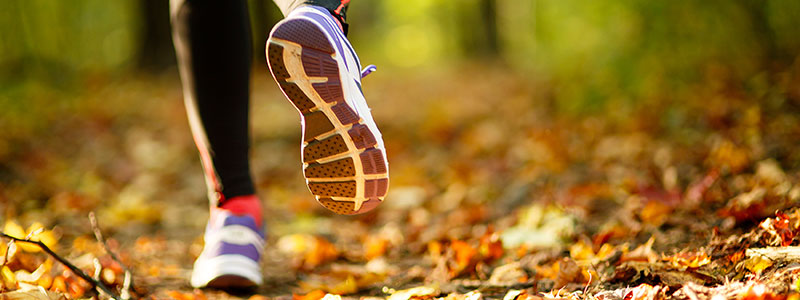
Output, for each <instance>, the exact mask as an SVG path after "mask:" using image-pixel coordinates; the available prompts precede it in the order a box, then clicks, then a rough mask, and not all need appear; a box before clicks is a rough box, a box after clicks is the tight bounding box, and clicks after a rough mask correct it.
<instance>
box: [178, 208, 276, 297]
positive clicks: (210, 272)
mask: <svg viewBox="0 0 800 300" xmlns="http://www.w3.org/2000/svg"><path fill="white" fill-rule="evenodd" d="M259 227H260V226H258V225H256V221H255V219H254V218H253V217H252V216H249V215H234V214H232V213H231V212H230V211H228V210H224V209H221V208H213V209H212V212H211V218H210V220H209V221H208V225H207V226H206V233H205V235H204V236H203V239H204V240H205V246H204V247H203V252H202V253H201V254H200V256H199V257H198V258H197V260H196V261H195V263H194V270H192V279H191V284H192V286H193V287H197V288H202V287H210V288H221V289H230V288H250V287H254V286H257V285H260V284H261V282H262V280H263V279H262V275H261V267H260V266H259V264H258V262H259V259H261V254H262V253H263V251H264V232H263V231H262V230H261V228H259Z"/></svg>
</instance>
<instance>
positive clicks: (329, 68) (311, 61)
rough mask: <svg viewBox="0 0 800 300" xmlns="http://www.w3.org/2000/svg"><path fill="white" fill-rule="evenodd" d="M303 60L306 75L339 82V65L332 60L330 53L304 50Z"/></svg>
mask: <svg viewBox="0 0 800 300" xmlns="http://www.w3.org/2000/svg"><path fill="white" fill-rule="evenodd" d="M302 59H303V69H305V71H306V75H308V76H313V77H328V79H329V80H336V81H337V82H338V81H339V65H337V64H336V60H334V59H333V58H331V55H330V53H325V52H322V51H318V50H314V49H308V48H303V54H302Z"/></svg>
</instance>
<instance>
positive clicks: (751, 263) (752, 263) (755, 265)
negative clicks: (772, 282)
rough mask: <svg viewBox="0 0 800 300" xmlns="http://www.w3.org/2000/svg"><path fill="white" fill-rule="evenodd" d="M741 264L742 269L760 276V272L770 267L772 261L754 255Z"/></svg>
mask: <svg viewBox="0 0 800 300" xmlns="http://www.w3.org/2000/svg"><path fill="white" fill-rule="evenodd" d="M743 264H744V267H745V268H747V269H748V270H750V271H751V272H753V273H756V274H761V272H763V271H764V270H766V269H767V268H769V267H771V266H772V260H770V259H769V258H766V257H762V256H760V255H756V256H753V257H750V258H748V259H746V260H745V261H744V262H743Z"/></svg>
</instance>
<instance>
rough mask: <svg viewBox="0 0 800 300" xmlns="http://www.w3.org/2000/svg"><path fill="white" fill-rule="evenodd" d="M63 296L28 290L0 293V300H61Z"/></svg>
mask: <svg viewBox="0 0 800 300" xmlns="http://www.w3.org/2000/svg"><path fill="white" fill-rule="evenodd" d="M61 299H66V297H64V295H62V294H59V293H55V292H49V291H47V290H45V289H44V288H41V287H40V288H28V289H22V290H17V291H13V292H7V293H0V300H61Z"/></svg>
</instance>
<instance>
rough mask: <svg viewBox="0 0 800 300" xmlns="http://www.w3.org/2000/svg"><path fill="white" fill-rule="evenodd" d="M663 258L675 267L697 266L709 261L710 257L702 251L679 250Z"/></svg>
mask: <svg viewBox="0 0 800 300" xmlns="http://www.w3.org/2000/svg"><path fill="white" fill-rule="evenodd" d="M664 260H665V261H668V262H669V263H670V264H672V265H673V266H675V267H677V268H699V267H701V266H704V265H707V264H708V263H710V262H711V258H710V257H709V256H708V254H706V253H704V252H681V253H677V254H675V255H672V256H668V257H664Z"/></svg>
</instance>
